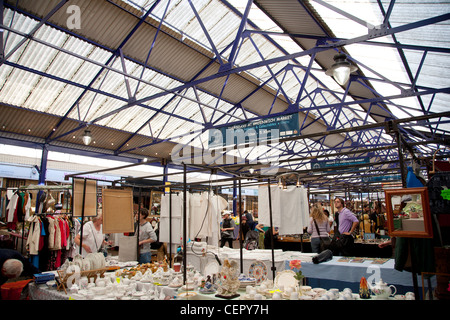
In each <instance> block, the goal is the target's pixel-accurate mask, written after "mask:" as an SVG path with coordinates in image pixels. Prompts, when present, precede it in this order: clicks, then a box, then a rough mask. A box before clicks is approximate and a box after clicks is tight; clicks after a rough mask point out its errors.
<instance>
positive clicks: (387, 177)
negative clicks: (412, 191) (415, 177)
mask: <svg viewBox="0 0 450 320" xmlns="http://www.w3.org/2000/svg"><path fill="white" fill-rule="evenodd" d="M401 179H402V176H401V175H400V174H390V175H383V176H377V177H362V178H361V181H362V182H365V183H367V182H386V181H399V180H401Z"/></svg>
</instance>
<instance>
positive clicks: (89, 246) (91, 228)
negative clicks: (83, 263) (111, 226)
mask: <svg viewBox="0 0 450 320" xmlns="http://www.w3.org/2000/svg"><path fill="white" fill-rule="evenodd" d="M102 225H103V216H102V214H101V213H100V214H98V215H97V216H96V217H93V218H92V220H91V221H88V222H86V223H85V224H84V226H83V241H81V233H79V234H77V235H76V237H75V244H76V245H77V251H76V252H77V253H79V252H80V242H81V245H82V247H83V249H82V251H81V255H82V256H83V257H85V256H86V255H87V254H88V253H92V252H99V251H100V249H101V248H102V246H103V245H106V244H108V243H107V242H106V241H105V235H104V234H103V230H102Z"/></svg>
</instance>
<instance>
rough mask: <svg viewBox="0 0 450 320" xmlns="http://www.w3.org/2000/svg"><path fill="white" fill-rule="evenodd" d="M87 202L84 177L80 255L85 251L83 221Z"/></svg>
mask: <svg viewBox="0 0 450 320" xmlns="http://www.w3.org/2000/svg"><path fill="white" fill-rule="evenodd" d="M85 202H86V178H84V184H83V206H82V207H81V230H80V255H82V252H83V227H84V226H83V221H84V205H85Z"/></svg>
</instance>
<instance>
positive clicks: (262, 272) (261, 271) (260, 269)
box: [248, 260, 267, 284]
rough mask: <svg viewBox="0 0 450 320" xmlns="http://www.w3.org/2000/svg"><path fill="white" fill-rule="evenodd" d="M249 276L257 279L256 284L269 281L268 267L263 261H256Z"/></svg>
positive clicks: (250, 269)
mask: <svg viewBox="0 0 450 320" xmlns="http://www.w3.org/2000/svg"><path fill="white" fill-rule="evenodd" d="M248 274H249V276H250V277H252V278H255V279H256V284H260V283H262V282H263V281H264V280H266V279H267V266H266V264H265V263H264V262H262V261H259V260H258V261H255V262H253V263H252V264H251V265H250V268H249V270H248Z"/></svg>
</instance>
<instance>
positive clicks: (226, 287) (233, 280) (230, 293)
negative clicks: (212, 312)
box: [217, 260, 241, 298]
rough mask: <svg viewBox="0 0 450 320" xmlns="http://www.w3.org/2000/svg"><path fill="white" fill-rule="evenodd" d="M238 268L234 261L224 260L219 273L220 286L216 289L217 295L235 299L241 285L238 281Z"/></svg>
mask: <svg viewBox="0 0 450 320" xmlns="http://www.w3.org/2000/svg"><path fill="white" fill-rule="evenodd" d="M238 276H239V274H238V266H237V262H236V261H231V262H229V261H228V260H225V261H224V263H223V266H222V270H221V271H220V280H221V281H220V284H219V286H218V288H217V295H218V296H222V297H227V298H231V297H236V296H239V294H238V293H236V292H237V291H238V289H239V287H240V285H241V283H240V281H239V279H238Z"/></svg>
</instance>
